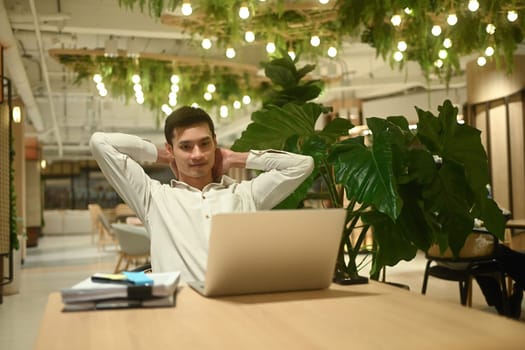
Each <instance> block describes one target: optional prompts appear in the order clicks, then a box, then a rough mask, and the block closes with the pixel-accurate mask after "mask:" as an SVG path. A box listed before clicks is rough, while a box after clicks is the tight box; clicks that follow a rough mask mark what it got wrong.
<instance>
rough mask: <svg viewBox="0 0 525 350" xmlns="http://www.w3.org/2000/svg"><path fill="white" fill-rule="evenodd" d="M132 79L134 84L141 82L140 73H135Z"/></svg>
mask: <svg viewBox="0 0 525 350" xmlns="http://www.w3.org/2000/svg"><path fill="white" fill-rule="evenodd" d="M131 81H132V82H133V83H134V84H138V83H140V75H138V74H133V76H132V77H131Z"/></svg>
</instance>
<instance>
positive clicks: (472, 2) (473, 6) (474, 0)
mask: <svg viewBox="0 0 525 350" xmlns="http://www.w3.org/2000/svg"><path fill="white" fill-rule="evenodd" d="M478 9H479V2H478V0H469V2H468V10H469V11H470V12H476V11H477V10H478Z"/></svg>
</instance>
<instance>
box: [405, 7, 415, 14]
mask: <svg viewBox="0 0 525 350" xmlns="http://www.w3.org/2000/svg"><path fill="white" fill-rule="evenodd" d="M403 11H404V12H405V13H406V14H407V15H411V14H412V12H413V11H412V9H411V8H410V7H405V9H404V10H403Z"/></svg>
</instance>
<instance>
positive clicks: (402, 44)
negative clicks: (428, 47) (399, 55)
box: [397, 41, 408, 52]
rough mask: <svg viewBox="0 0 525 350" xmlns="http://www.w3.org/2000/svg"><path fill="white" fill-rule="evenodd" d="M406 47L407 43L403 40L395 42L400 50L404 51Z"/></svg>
mask: <svg viewBox="0 0 525 350" xmlns="http://www.w3.org/2000/svg"><path fill="white" fill-rule="evenodd" d="M407 48H408V45H407V43H406V42H405V41H400V42H398V43H397V49H398V50H399V51H401V52H404V51H406V50H407Z"/></svg>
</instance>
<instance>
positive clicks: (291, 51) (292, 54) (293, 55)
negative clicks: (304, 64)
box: [288, 50, 295, 61]
mask: <svg viewBox="0 0 525 350" xmlns="http://www.w3.org/2000/svg"><path fill="white" fill-rule="evenodd" d="M288 56H290V58H291V59H292V61H293V60H295V52H294V51H293V50H289V51H288Z"/></svg>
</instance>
